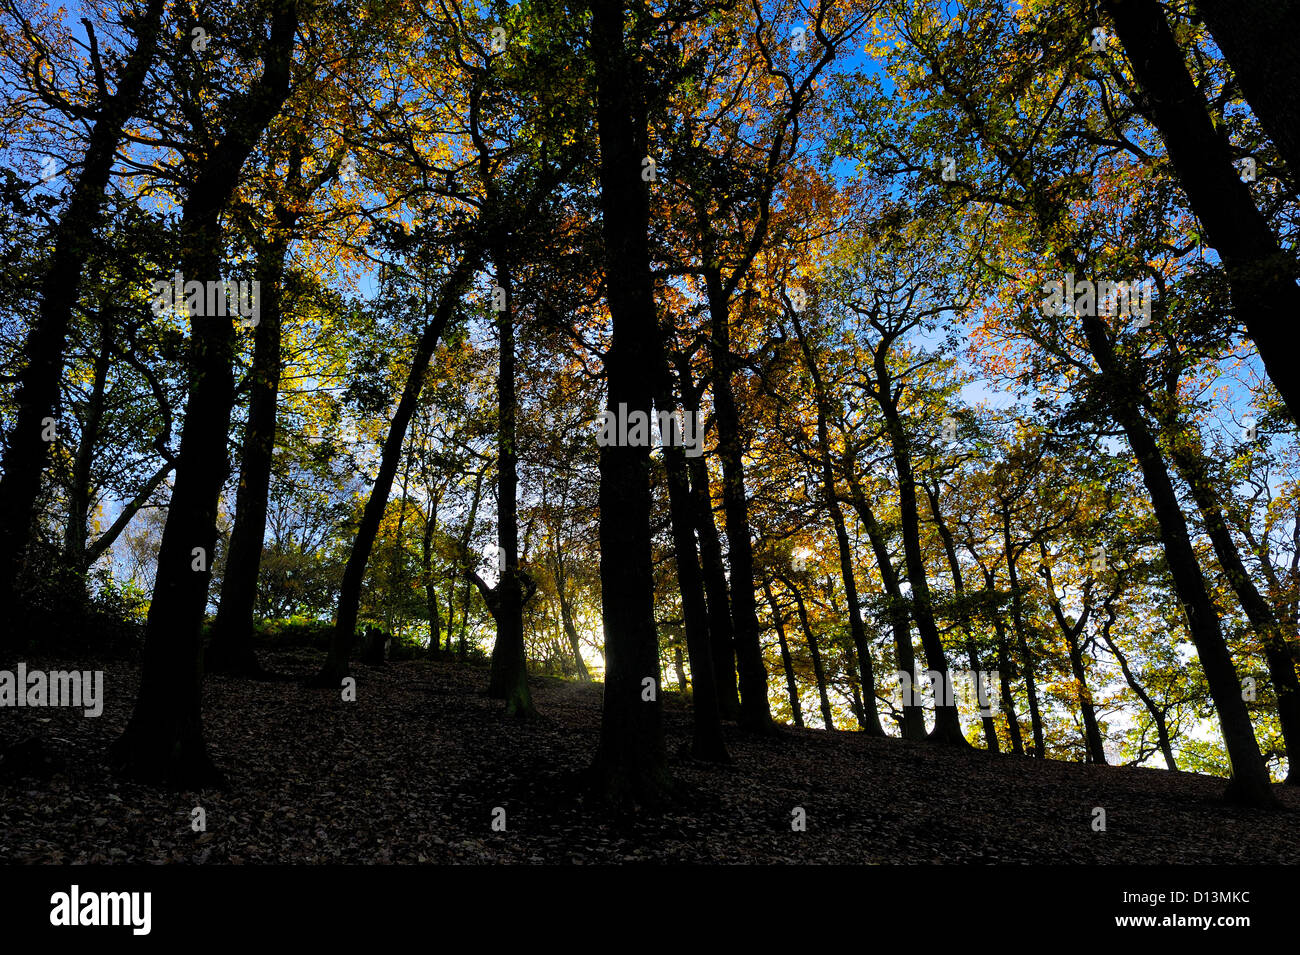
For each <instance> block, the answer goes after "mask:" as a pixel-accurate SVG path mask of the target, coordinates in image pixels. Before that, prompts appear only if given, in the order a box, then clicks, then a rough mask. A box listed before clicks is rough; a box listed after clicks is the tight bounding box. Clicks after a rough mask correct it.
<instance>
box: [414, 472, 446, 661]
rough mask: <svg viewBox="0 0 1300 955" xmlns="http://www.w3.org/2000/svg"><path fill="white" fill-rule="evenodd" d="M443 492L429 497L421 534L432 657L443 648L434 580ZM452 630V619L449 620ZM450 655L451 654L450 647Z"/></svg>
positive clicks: (430, 656)
mask: <svg viewBox="0 0 1300 955" xmlns="http://www.w3.org/2000/svg"><path fill="white" fill-rule="evenodd" d="M441 500H442V494H441V493H438V494H435V495H432V496H431V497H430V499H429V513H428V514H426V515H425V518H424V533H423V534H422V535H421V536H420V569H421V570H422V571H423V573H424V605H425V607H426V608H427V610H428V614H429V646H428V647H427V649H426V650H425V655H426V656H428V657H429V658H430V659H434V658H436V657H437V656H438V652H439V651H440V650H441V649H442V613H441V609H440V606H439V604H438V588H437V587H436V586H435V585H434V582H433V535H434V533H435V532H436V531H437V529H438V504H439V502H440V501H441ZM447 626H448V632H450V627H451V621H450V620H448V621H447ZM447 649H448V654H447V655H448V656H451V653H450V650H451V648H450V647H448V648H447Z"/></svg>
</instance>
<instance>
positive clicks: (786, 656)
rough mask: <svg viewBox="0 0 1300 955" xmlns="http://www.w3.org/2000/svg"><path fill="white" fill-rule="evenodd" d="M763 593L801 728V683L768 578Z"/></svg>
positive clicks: (793, 713) (794, 715)
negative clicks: (798, 680)
mask: <svg viewBox="0 0 1300 955" xmlns="http://www.w3.org/2000/svg"><path fill="white" fill-rule="evenodd" d="M763 595H764V596H765V597H767V605H768V606H769V607H770V608H771V609H772V626H773V627H775V628H776V639H777V642H778V643H779V644H780V646H781V665H782V666H783V667H784V668H785V688H786V692H787V693H789V694H790V715H791V718H792V719H793V720H794V725H795V726H798V727H799V728H800V729H802V728H803V709H802V708H801V707H800V705H799V685H798V684H797V683H796V682H795V679H794V663H793V661H791V659H790V645H789V644H788V643H786V639H785V621H784V620H783V619H782V618H781V610H780V608H779V607H777V605H776V597H774V596H773V595H772V585H771V584H769V583H768V582H767V581H766V580H765V581H763Z"/></svg>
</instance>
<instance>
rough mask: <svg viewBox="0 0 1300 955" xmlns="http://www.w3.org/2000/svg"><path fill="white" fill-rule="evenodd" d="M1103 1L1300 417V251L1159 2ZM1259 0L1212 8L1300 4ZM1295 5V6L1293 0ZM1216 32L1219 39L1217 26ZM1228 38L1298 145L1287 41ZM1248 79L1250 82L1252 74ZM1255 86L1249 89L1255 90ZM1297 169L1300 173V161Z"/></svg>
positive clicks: (1278, 381)
mask: <svg viewBox="0 0 1300 955" xmlns="http://www.w3.org/2000/svg"><path fill="white" fill-rule="evenodd" d="M1103 6H1104V8H1105V9H1106V11H1107V12H1108V13H1109V14H1110V16H1111V19H1112V20H1113V21H1114V23H1115V30H1116V32H1117V33H1118V34H1119V39H1120V41H1121V42H1122V43H1123V44H1124V52H1125V53H1126V54H1127V55H1128V60H1129V63H1130V65H1131V66H1132V68H1133V75H1134V77H1135V78H1136V79H1137V81H1138V83H1139V84H1140V86H1141V87H1142V93H1143V95H1142V96H1141V97H1140V99H1139V103H1138V105H1139V108H1141V109H1142V110H1143V111H1144V112H1145V113H1146V115H1147V116H1148V118H1149V119H1150V121H1151V122H1152V124H1153V125H1154V126H1155V127H1156V129H1158V130H1159V132H1160V137H1161V138H1162V139H1163V140H1164V143H1165V148H1166V150H1167V151H1168V153H1169V159H1170V162H1171V163H1172V164H1173V167H1174V171H1175V172H1176V173H1177V174H1178V181H1179V183H1180V184H1181V185H1182V187H1183V191H1184V192H1185V193H1186V194H1187V199H1188V201H1189V203H1190V204H1191V207H1192V210H1193V211H1194V212H1195V213H1196V217H1197V218H1198V219H1199V220H1200V222H1201V225H1202V227H1204V229H1205V235H1206V238H1207V239H1208V240H1209V244H1210V245H1211V246H1213V247H1214V249H1215V251H1217V252H1218V254H1219V258H1220V259H1221V260H1222V262H1223V266H1224V272H1225V274H1226V275H1227V279H1228V287H1229V290H1230V292H1231V295H1232V303H1233V307H1234V311H1235V313H1236V316H1235V317H1236V319H1237V320H1238V321H1239V322H1241V323H1242V324H1244V325H1245V327H1246V331H1247V332H1248V333H1249V335H1250V337H1251V338H1252V339H1253V340H1254V342H1255V347H1256V348H1258V349H1259V355H1260V358H1261V359H1263V362H1264V368H1265V369H1266V370H1267V372H1268V376H1269V378H1271V379H1272V380H1273V384H1274V385H1276V386H1277V390H1278V392H1279V393H1280V394H1281V395H1282V400H1283V401H1284V402H1285V403H1286V406H1287V409H1288V410H1289V411H1290V413H1291V419H1292V420H1293V421H1297V420H1300V378H1298V377H1297V375H1296V371H1295V361H1294V355H1295V343H1294V338H1293V335H1292V325H1293V323H1294V321H1295V316H1296V315H1297V314H1300V288H1297V287H1296V268H1295V261H1294V259H1293V258H1292V256H1291V255H1290V254H1289V253H1288V252H1286V251H1285V250H1284V249H1283V248H1282V246H1281V244H1280V243H1279V242H1278V239H1277V236H1276V235H1275V234H1274V233H1273V230H1272V229H1270V228H1269V225H1268V221H1267V220H1266V219H1265V218H1264V215H1263V214H1262V213H1261V212H1260V211H1259V209H1258V208H1257V207H1256V205H1255V201H1254V198H1253V197H1252V196H1251V194H1250V189H1249V187H1248V186H1247V185H1246V184H1245V183H1244V182H1243V181H1242V178H1241V173H1240V172H1239V170H1238V169H1237V168H1236V167H1235V166H1234V165H1233V162H1232V149H1231V146H1230V144H1229V142H1228V140H1227V138H1226V136H1225V135H1224V134H1223V133H1222V132H1221V131H1220V130H1218V129H1216V128H1215V126H1214V121H1213V120H1212V119H1211V117H1210V113H1209V110H1208V108H1207V106H1206V103H1205V100H1204V99H1203V98H1202V96H1201V94H1200V93H1199V92H1198V91H1197V89H1196V85H1195V83H1194V82H1193V80H1192V77H1191V74H1190V73H1189V72H1188V70H1187V65H1186V62H1185V61H1184V59H1183V52H1182V50H1180V49H1179V48H1178V42H1177V40H1175V39H1174V34H1173V31H1172V30H1170V28H1169V22H1168V21H1167V20H1166V19H1165V14H1164V11H1163V9H1162V7H1161V4H1160V3H1158V2H1157V0H1104V2H1103ZM1251 6H1252V7H1255V8H1257V9H1260V10H1262V9H1263V8H1265V7H1274V8H1275V12H1274V13H1273V14H1272V15H1270V16H1269V17H1268V20H1266V21H1264V22H1260V21H1259V20H1256V21H1253V22H1252V21H1251V19H1250V15H1251V11H1247V10H1243V9H1241V5H1240V4H1237V3H1234V4H1233V5H1232V10H1231V12H1228V10H1227V9H1226V8H1227V4H1220V5H1219V6H1217V7H1216V6H1215V4H1213V3H1211V4H1209V5H1208V10H1209V13H1210V18H1211V19H1212V20H1214V21H1215V22H1218V23H1220V25H1221V26H1222V25H1223V22H1224V21H1227V20H1230V21H1231V22H1233V23H1237V24H1241V27H1242V32H1245V31H1256V32H1258V31H1260V30H1268V29H1269V26H1270V21H1272V20H1273V19H1274V17H1276V18H1277V19H1279V20H1282V21H1285V22H1291V23H1292V24H1294V22H1295V19H1296V18H1295V14H1294V9H1290V10H1287V11H1286V12H1283V11H1282V10H1281V9H1276V8H1277V4H1276V3H1269V4H1258V3H1253V4H1251ZM1287 6H1288V7H1293V5H1292V4H1287ZM1224 35H1225V36H1227V37H1232V36H1234V35H1235V34H1234V32H1233V31H1225V33H1224ZM1285 35H1286V34H1276V33H1272V32H1269V33H1268V34H1267V36H1268V38H1269V39H1268V44H1273V43H1276V42H1278V39H1277V38H1278V37H1279V36H1285ZM1215 36H1216V39H1217V37H1218V33H1216V34H1215ZM1229 42H1230V45H1232V46H1233V47H1234V51H1235V52H1236V53H1237V56H1238V62H1240V63H1241V65H1243V66H1245V65H1246V64H1251V65H1252V66H1255V67H1257V69H1251V70H1248V71H1247V73H1248V75H1249V76H1250V78H1251V89H1252V90H1254V91H1255V92H1256V93H1259V92H1260V90H1259V87H1260V86H1261V85H1262V86H1265V87H1268V88H1269V89H1270V90H1276V93H1275V97H1276V98H1274V97H1273V96H1267V97H1263V98H1259V97H1257V100H1258V102H1260V103H1261V105H1264V104H1267V103H1269V102H1277V103H1283V102H1285V103H1287V104H1288V105H1289V108H1288V109H1287V110H1285V111H1282V110H1276V109H1269V108H1268V106H1267V105H1265V113H1267V115H1268V117H1269V118H1268V122H1267V124H1266V128H1267V129H1268V131H1269V133H1270V135H1272V133H1273V130H1274V129H1275V128H1277V127H1279V126H1280V127H1284V128H1286V129H1287V130H1288V131H1289V132H1288V134H1287V135H1284V136H1282V138H1281V141H1280V142H1279V144H1278V145H1279V148H1281V149H1286V148H1287V147H1288V146H1293V145H1294V137H1295V136H1296V128H1295V126H1294V124H1293V123H1292V122H1291V119H1292V118H1293V117H1292V114H1293V113H1294V110H1295V105H1294V102H1295V89H1294V87H1292V86H1277V87H1273V86H1271V80H1270V78H1269V76H1270V74H1271V73H1272V72H1273V71H1274V69H1275V68H1276V66H1277V64H1279V63H1282V62H1284V61H1285V62H1287V63H1288V68H1287V69H1286V70H1285V71H1284V75H1287V76H1290V77H1292V78H1294V76H1295V73H1296V70H1295V64H1294V57H1293V56H1292V55H1291V54H1286V53H1282V52H1280V51H1279V52H1278V53H1277V54H1275V55H1269V56H1259V55H1246V56H1242V53H1243V52H1244V51H1243V49H1242V48H1241V47H1239V46H1238V45H1237V44H1236V43H1233V42H1232V40H1231V39H1230V40H1229ZM1225 52H1226V51H1225ZM1235 65H1236V63H1234V66H1235ZM1243 89H1246V87H1245V83H1244V80H1243ZM1249 92H1250V90H1247V93H1248V95H1249ZM1253 104H1254V101H1252V105H1253ZM1284 117H1285V118H1284ZM1260 119H1261V121H1264V116H1263V115H1261V116H1260ZM1293 157H1294V154H1293V153H1288V155H1287V158H1288V160H1290V159H1292V158H1293ZM1291 172H1292V174H1293V175H1295V174H1297V170H1296V168H1295V167H1294V166H1293V167H1292V168H1291ZM1234 732H1235V731H1234ZM1243 742H1244V737H1243Z"/></svg>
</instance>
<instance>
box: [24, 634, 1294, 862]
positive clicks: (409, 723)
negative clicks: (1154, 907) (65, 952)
mask: <svg viewBox="0 0 1300 955" xmlns="http://www.w3.org/2000/svg"><path fill="white" fill-rule="evenodd" d="M264 662H266V663H267V664H269V665H270V666H271V667H273V668H276V669H278V670H280V671H282V672H284V673H287V674H292V675H294V676H297V677H299V678H301V677H305V676H307V675H308V674H310V673H312V672H314V670H315V667H316V665H317V664H318V662H319V657H318V655H317V654H315V653H313V652H310V651H306V650H301V651H279V652H274V653H269V654H266V655H265V657H264ZM27 664H28V668H29V670H30V669H46V670H55V669H70V668H73V667H74V666H80V667H85V666H86V664H85V663H84V661H83V662H82V663H80V664H79V665H78V664H73V663H70V662H69V661H66V660H56V659H29V660H28V661H27ZM94 666H96V667H98V668H103V669H104V670H105V696H106V702H105V706H104V713H103V715H102V716H101V717H98V718H86V717H84V716H82V715H81V712H80V711H79V710H68V709H8V708H6V709H2V710H0V743H9V744H12V743H14V742H15V741H17V740H20V739H25V738H28V737H31V736H33V735H35V736H39V738H40V739H41V741H42V744H43V746H44V748H45V750H46V751H47V752H48V753H49V754H50V757H51V765H50V767H49V771H48V772H47V774H46V777H45V778H42V777H41V776H40V775H39V774H37V775H27V776H15V775H13V774H12V772H11V773H9V774H8V775H5V774H3V773H0V862H35V863H47V862H53V863H62V862H74V863H87V862H89V863H96V862H124V863H125V862H132V863H175V862H189V863H208V864H212V863H263V862H304V863H333V862H347V863H374V862H380V863H383V862H403V863H407V862H410V863H418V862H431V863H447V862H463V863H495V862H519V863H529V862H532V863H538V862H547V863H607V862H629V861H660V862H722V863H730V862H786V861H790V862H795V861H797V862H842V863H916V862H963V863H1052V862H1067V863H1138V864H1141V863H1166V862H1169V863H1277V862H1289V863H1295V862H1300V813H1296V812H1295V811H1294V810H1295V809H1296V808H1300V792H1296V791H1294V790H1290V791H1288V790H1284V788H1283V787H1281V786H1279V787H1277V791H1278V793H1279V796H1280V797H1281V798H1282V800H1283V802H1284V803H1285V804H1286V806H1287V807H1288V810H1289V811H1281V812H1264V811H1259V810H1248V809H1237V808H1232V807H1228V806H1225V805H1223V804H1221V803H1220V802H1219V801H1218V795H1219V793H1220V792H1221V791H1222V789H1223V785H1224V784H1223V781H1222V780H1218V779H1213V778H1208V777H1202V776H1194V775H1188V774H1182V773H1168V772H1164V771H1161V770H1153V769H1152V770H1147V769H1130V768H1122V767H1106V766H1083V765H1078V764H1072V763H1063V762H1052V761H1046V762H1039V761H1035V760H1030V759H1024V758H1015V757H989V756H987V755H986V754H983V753H979V752H971V753H953V752H950V751H945V750H942V749H939V748H935V747H932V746H928V745H926V744H917V743H905V742H902V741H899V740H874V739H867V738H864V737H862V736H860V735H858V734H855V733H826V732H823V731H819V730H784V731H782V732H781V733H779V734H778V735H777V736H775V737H772V738H761V739H760V738H754V737H751V736H748V735H746V734H744V733H740V732H738V731H736V730H735V729H734V728H728V743H729V745H730V747H731V752H732V755H733V757H734V759H735V762H734V765H731V766H725V767H718V766H708V765H703V764H698V763H694V762H691V761H689V760H686V759H683V758H680V757H677V756H675V757H674V760H673V771H674V775H675V778H676V779H677V781H678V782H679V784H680V788H681V795H680V798H679V805H678V806H677V807H676V808H672V809H669V810H668V811H666V812H664V813H662V814H658V815H650V816H645V817H643V818H640V819H637V820H634V821H623V822H619V823H615V822H613V821H611V820H609V819H607V818H605V817H604V816H602V815H601V814H599V813H596V812H593V811H591V810H590V809H589V808H588V807H584V806H583V805H582V802H581V799H580V797H579V796H578V795H577V793H578V792H579V791H580V790H579V789H578V787H577V785H576V779H575V771H576V770H578V769H580V768H582V767H584V766H585V765H586V764H587V763H588V762H589V760H590V758H591V754H592V752H593V751H594V748H595V744H596V739H597V736H598V733H599V725H600V693H601V688H600V687H599V686H593V685H579V684H572V683H566V682H564V681H560V680H549V679H540V680H536V681H534V684H533V687H534V699H535V702H536V704H537V707H538V709H539V711H540V712H541V714H542V716H541V718H540V719H538V720H536V721H535V722H531V723H519V722H515V721H513V720H507V719H506V718H505V717H504V716H503V715H502V713H501V705H500V704H499V703H498V702H496V701H493V700H489V699H486V698H483V697H481V696H479V695H478V691H479V690H480V689H481V687H482V685H483V684H484V683H485V682H486V673H485V672H484V671H483V670H481V669H477V668H473V667H459V666H455V665H453V664H449V663H440V662H425V661H411V662H402V663H391V664H388V665H386V666H383V667H361V666H358V667H356V669H355V671H354V672H355V675H356V677H357V690H358V698H357V701H356V702H352V703H349V702H343V701H342V700H341V699H340V694H337V693H332V692H326V691H320V690H308V689H304V688H302V687H301V686H300V685H299V684H298V683H290V682H283V683H257V682H248V681H243V680H232V679H227V678H222V677H210V678H209V679H208V680H207V685H206V690H205V701H204V714H205V725H206V735H207V739H208V744H209V747H210V749H211V752H212V754H213V756H214V759H215V760H216V762H217V763H218V765H220V766H221V767H222V768H223V769H225V770H226V771H227V773H228V775H229V777H230V781H231V788H230V790H229V791H228V792H217V791H205V792H203V793H165V792H159V791H156V790H153V789H150V788H148V787H144V786H140V785H136V784H133V783H128V782H123V781H121V780H119V779H117V778H116V777H114V776H113V775H112V774H111V773H110V772H109V771H108V769H107V767H106V766H105V764H104V761H103V753H104V751H105V749H106V748H107V746H108V744H109V743H110V742H111V741H112V740H113V739H114V738H115V736H116V735H117V734H118V733H119V732H120V731H121V729H122V727H123V726H124V725H125V723H126V720H127V718H128V717H129V716H130V710H131V705H132V703H133V701H134V699H135V693H136V688H137V680H138V673H137V671H136V669H135V667H134V666H133V665H131V664H124V663H117V664H113V663H103V664H95V665H94ZM666 710H667V711H666V714H665V718H666V724H667V730H668V735H669V746H670V752H672V753H674V754H676V753H678V752H679V750H680V748H681V746H682V745H683V744H684V743H685V742H686V740H687V739H688V734H689V719H690V717H689V713H688V712H687V711H685V710H684V709H682V708H681V707H679V706H676V705H669V706H668V707H667V708H666ZM196 806H201V807H202V808H203V809H204V811H205V813H206V826H207V828H206V831H205V832H195V831H194V830H193V828H192V825H191V820H192V810H193V809H194V808H195V807H196ZM498 807H499V808H501V809H504V810H505V817H504V818H505V825H506V828H505V831H494V830H493V828H492V820H493V817H494V810H496V809H497V808H498ZM795 807H801V808H802V809H803V810H804V812H805V813H806V818H807V830H806V831H803V832H799V831H794V830H793V829H792V826H791V822H792V819H793V818H794V816H793V815H792V812H793V810H794V809H795ZM1097 807H1100V808H1102V809H1104V810H1105V811H1106V831H1104V832H1098V831H1094V829H1093V820H1094V809H1095V808H1097ZM496 815H497V816H498V817H499V815H500V814H499V813H498V814H496Z"/></svg>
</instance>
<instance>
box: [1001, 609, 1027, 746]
mask: <svg viewBox="0 0 1300 955" xmlns="http://www.w3.org/2000/svg"><path fill="white" fill-rule="evenodd" d="M993 626H994V628H995V629H996V630H997V635H998V682H999V683H1000V684H1001V689H1002V712H1003V713H1005V714H1006V715H1007V734H1008V735H1009V736H1010V737H1011V752H1013V753H1015V754H1016V755H1017V756H1024V755H1025V741H1024V737H1023V736H1021V733H1020V717H1019V716H1017V715H1016V698H1015V696H1014V695H1013V694H1012V692H1011V660H1010V658H1009V657H1008V655H1007V636H1006V629H1005V628H1004V627H1003V625H1002V621H1001V620H1000V619H995V620H994V623H993Z"/></svg>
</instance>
